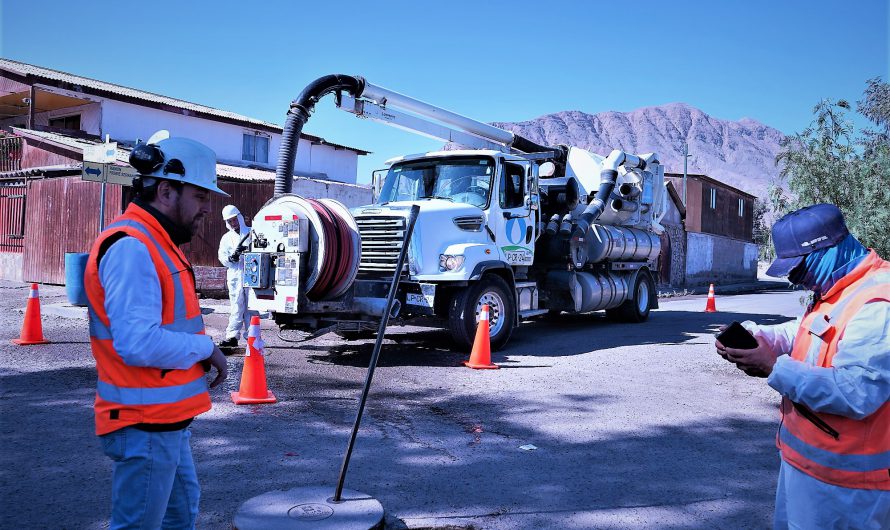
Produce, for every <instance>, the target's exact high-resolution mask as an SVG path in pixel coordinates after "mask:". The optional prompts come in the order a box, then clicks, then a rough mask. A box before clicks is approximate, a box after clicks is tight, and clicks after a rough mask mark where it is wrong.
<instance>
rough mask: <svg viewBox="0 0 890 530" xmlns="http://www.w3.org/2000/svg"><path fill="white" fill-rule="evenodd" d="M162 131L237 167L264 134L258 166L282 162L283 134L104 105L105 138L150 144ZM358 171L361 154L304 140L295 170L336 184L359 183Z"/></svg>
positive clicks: (134, 107) (118, 104)
mask: <svg viewBox="0 0 890 530" xmlns="http://www.w3.org/2000/svg"><path fill="white" fill-rule="evenodd" d="M161 129H166V130H168V131H170V134H171V135H172V136H184V137H187V138H192V139H194V140H197V141H199V142H201V143H204V144H206V145H208V146H209V147H210V148H212V149H213V150H214V151H215V152H216V156H217V158H218V159H219V161H220V162H227V161H228V162H237V163H245V162H243V161H242V160H241V154H242V152H241V150H242V145H243V136H244V134H245V133H247V134H254V133H260V134H263V135H266V136H268V137H269V163H268V164H259V163H258V164H256V165H258V166H263V167H268V168H273V169H274V168H275V166H276V164H277V162H278V152H279V150H280V148H281V134H280V133H268V132H264V131H259V130H257V129H251V128H249V127H245V126H241V125H233V124H229V123H221V122H218V121H214V120H208V119H204V118H198V117H195V116H184V115H181V114H174V113H172V112H166V111H163V110H159V109H151V108H147V107H141V106H139V105H134V104H132V103H125V102H121V101H115V100H110V99H106V100H105V101H104V102H103V103H102V134H103V135H104V134H110V135H111V136H112V138H119V139H122V140H128V141H133V140H137V139H142V140H146V139H148V138H149V137H150V136H151V135H152V134H154V133H155V132H156V131H158V130H161ZM357 167H358V153H356V152H355V151H350V150H348V149H335V148H333V147H331V146H326V145H316V144H312V143H311V142H309V141H307V140H300V142H299V145H298V147H297V159H296V162H295V164H294V168H295V172H296V173H298V174H299V173H301V172H303V173H309V174H324V175H325V176H327V178H329V179H332V180H336V181H339V182H347V183H355V181H356V168H357Z"/></svg>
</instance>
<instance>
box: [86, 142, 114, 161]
mask: <svg viewBox="0 0 890 530" xmlns="http://www.w3.org/2000/svg"><path fill="white" fill-rule="evenodd" d="M115 160H117V142H108V143H104V144H96V145H88V146H85V147H84V148H83V161H84V162H99V163H108V162H114V161H115Z"/></svg>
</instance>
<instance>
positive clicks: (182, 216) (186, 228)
mask: <svg viewBox="0 0 890 530" xmlns="http://www.w3.org/2000/svg"><path fill="white" fill-rule="evenodd" d="M174 221H175V222H176V224H177V225H179V228H180V229H181V238H180V239H183V240H184V241H183V242H184V243H188V242H189V241H191V240H192V237H194V236H195V234H197V233H198V229H199V228H200V227H201V223H202V222H203V221H204V215H203V214H198V215H195V216H192V217H191V218H189V217H188V215H186V213H185V209H184V208H183V206H182V201H181V200H180V201H177V204H176V219H175V220H174Z"/></svg>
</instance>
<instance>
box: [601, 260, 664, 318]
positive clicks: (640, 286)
mask: <svg viewBox="0 0 890 530" xmlns="http://www.w3.org/2000/svg"><path fill="white" fill-rule="evenodd" d="M631 293H632V295H631V297H630V298H628V299H627V300H626V301H625V302H624V303H623V304H621V305H620V306H618V307H614V308H612V309H606V316H607V317H609V318H610V319H612V320H616V321H618V322H631V323H638V322H645V321H646V319H648V318H649V310H650V309H651V308H652V297H653V296H656V294H655V287H654V283H653V282H652V276H651V275H650V274H649V272H648V271H645V270H641V271H640V273H639V274H637V278H636V280H634V285H633V290H632V291H631Z"/></svg>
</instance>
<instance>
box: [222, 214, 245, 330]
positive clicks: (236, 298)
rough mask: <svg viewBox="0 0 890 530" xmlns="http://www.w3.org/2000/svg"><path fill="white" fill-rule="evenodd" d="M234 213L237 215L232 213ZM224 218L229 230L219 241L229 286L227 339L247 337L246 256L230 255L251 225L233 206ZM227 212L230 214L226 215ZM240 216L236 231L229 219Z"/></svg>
mask: <svg viewBox="0 0 890 530" xmlns="http://www.w3.org/2000/svg"><path fill="white" fill-rule="evenodd" d="M232 213H234V214H235V215H232ZM223 214H224V215H223V220H224V221H226V228H228V231H227V232H226V233H225V234H224V235H223V236H222V239H220V241H219V252H218V253H217V257H218V258H219V262H220V263H222V264H223V265H225V267H226V286H227V287H228V288H229V303H230V308H229V325H228V327H226V340H229V339H236V340H240V339H242V338H243V339H245V340H246V339H247V324H248V322H250V321H249V320H248V318H247V298H248V290H247V289H246V288H245V287H244V282H243V279H244V278H243V277H244V256H239V258H238V261H236V262H232V261H229V257H230V256H231V255H232V254H234V253H235V251H236V250H237V249H238V242H239V241H241V238H243V237H244V236H245V235H247V234H248V233H249V232H250V227H248V226H247V225H245V224H244V217H243V216H242V215H241V212H239V211H238V208H236V207H234V206H232V207H231V212H230V211H229V209H228V208H226V210H224V211H223ZM225 214H229V215H228V217H225ZM235 216H237V217H238V225H239V227H240V232H235V231H234V230H232V228H231V227H230V226H229V225H228V219H230V218H232V217H235Z"/></svg>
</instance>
